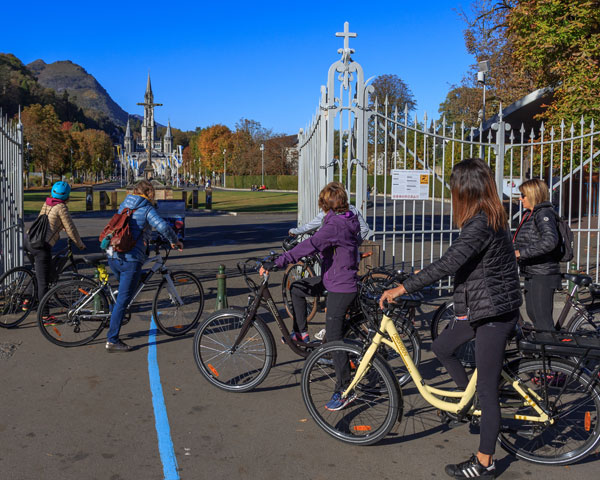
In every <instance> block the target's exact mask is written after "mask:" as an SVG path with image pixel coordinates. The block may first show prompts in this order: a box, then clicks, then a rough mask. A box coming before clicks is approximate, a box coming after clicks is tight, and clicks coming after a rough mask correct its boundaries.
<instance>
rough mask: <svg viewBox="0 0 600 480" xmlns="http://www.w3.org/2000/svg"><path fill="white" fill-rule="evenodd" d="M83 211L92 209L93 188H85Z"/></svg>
mask: <svg viewBox="0 0 600 480" xmlns="http://www.w3.org/2000/svg"><path fill="white" fill-rule="evenodd" d="M85 209H86V211H88V210H93V209H94V187H85Z"/></svg>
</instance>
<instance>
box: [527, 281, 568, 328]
mask: <svg viewBox="0 0 600 480" xmlns="http://www.w3.org/2000/svg"><path fill="white" fill-rule="evenodd" d="M560 281H561V280H560V275H534V276H533V277H531V278H527V277H525V307H526V309H527V315H528V316H529V318H530V319H531V321H532V322H533V324H534V325H535V328H539V329H542V330H553V329H554V319H553V318H552V311H553V310H554V290H556V289H557V288H559V287H560Z"/></svg>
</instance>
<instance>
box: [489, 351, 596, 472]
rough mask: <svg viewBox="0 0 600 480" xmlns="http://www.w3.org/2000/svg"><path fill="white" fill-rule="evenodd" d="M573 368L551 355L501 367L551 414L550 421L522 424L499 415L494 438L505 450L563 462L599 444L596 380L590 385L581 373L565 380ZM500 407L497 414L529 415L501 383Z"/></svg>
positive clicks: (580, 456)
mask: <svg viewBox="0 0 600 480" xmlns="http://www.w3.org/2000/svg"><path fill="white" fill-rule="evenodd" d="M544 368H545V370H544ZM575 368H576V364H574V363H571V362H569V361H567V360H564V359H558V358H553V357H546V359H545V365H544V361H542V359H518V360H515V361H513V362H511V363H510V364H509V365H507V367H506V369H507V371H509V373H510V374H511V375H512V376H513V377H515V378H518V379H520V381H521V382H523V383H521V384H520V385H521V387H523V388H525V389H526V390H527V388H530V389H531V390H532V391H534V392H536V393H537V394H538V395H539V396H540V397H541V398H545V399H546V400H545V401H544V407H546V408H548V409H549V410H550V411H551V412H552V415H551V418H552V419H553V420H554V422H553V423H552V424H550V422H548V425H544V424H542V423H539V422H531V423H530V424H527V423H525V422H524V421H523V420H509V419H505V418H503V419H502V425H501V430H500V434H499V436H498V439H499V441H500V445H502V447H503V448H504V449H505V450H507V451H508V452H509V453H511V454H513V455H516V456H517V457H518V458H522V459H523V460H527V461H529V462H533V463H538V464H543V465H569V464H572V463H575V462H577V461H579V460H581V459H583V458H584V457H586V456H587V455H588V454H590V453H592V452H593V451H595V449H596V448H597V447H598V446H599V445H600V386H599V385H598V383H597V381H595V382H593V383H595V384H594V385H591V384H592V380H591V379H590V377H589V376H587V375H586V374H585V373H583V372H581V371H579V372H576V373H575V374H574V375H573V376H572V378H571V379H570V380H569V381H568V382H567V380H568V377H569V374H570V373H571V372H573V371H574V370H575ZM588 389H589V392H587V390H588ZM561 390H564V391H563V392H562V394H561ZM511 392H512V393H511ZM546 395H547V396H546ZM557 395H558V396H557ZM511 402H512V403H511ZM500 405H501V406H502V412H503V414H506V413H509V414H510V415H515V414H517V415H519V414H520V415H535V411H534V410H533V408H532V407H530V406H528V405H526V404H525V402H524V401H523V398H522V397H521V396H518V394H517V393H516V392H515V391H514V390H513V389H512V388H510V386H505V385H504V384H503V382H502V381H501V383H500ZM524 405H525V406H524ZM561 412H562V413H561ZM520 432H521V433H520ZM567 445H568V446H567Z"/></svg>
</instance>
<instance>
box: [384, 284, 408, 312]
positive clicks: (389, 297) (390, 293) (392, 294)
mask: <svg viewBox="0 0 600 480" xmlns="http://www.w3.org/2000/svg"><path fill="white" fill-rule="evenodd" d="M405 294H406V288H404V285H400V286H399V287H396V288H390V289H389V290H386V291H385V292H383V294H382V295H381V298H380V299H379V308H381V309H382V310H383V309H384V308H385V307H384V305H383V302H388V303H394V298H396V297H399V296H401V295H405Z"/></svg>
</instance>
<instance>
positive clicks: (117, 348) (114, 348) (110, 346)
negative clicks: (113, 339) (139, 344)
mask: <svg viewBox="0 0 600 480" xmlns="http://www.w3.org/2000/svg"><path fill="white" fill-rule="evenodd" d="M132 348H133V347H131V346H129V345H127V344H126V343H125V342H124V341H122V340H118V341H117V343H110V342H106V351H107V352H109V353H113V352H129V351H131V349H132Z"/></svg>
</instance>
